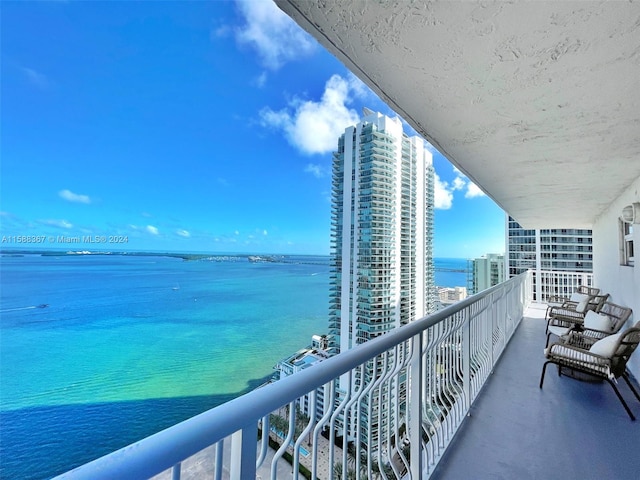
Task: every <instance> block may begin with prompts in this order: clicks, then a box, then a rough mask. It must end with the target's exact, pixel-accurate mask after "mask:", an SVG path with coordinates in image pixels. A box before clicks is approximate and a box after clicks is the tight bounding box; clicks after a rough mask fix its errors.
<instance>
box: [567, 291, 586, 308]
mask: <svg viewBox="0 0 640 480" xmlns="http://www.w3.org/2000/svg"><path fill="white" fill-rule="evenodd" d="M569 300H570V301H571V302H575V303H577V304H578V305H577V306H576V312H578V313H584V311H585V310H586V309H587V305H588V304H589V300H591V297H590V296H589V295H585V294H584V293H577V292H573V293H572V294H571V298H569Z"/></svg>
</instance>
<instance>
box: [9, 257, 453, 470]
mask: <svg viewBox="0 0 640 480" xmlns="http://www.w3.org/2000/svg"><path fill="white" fill-rule="evenodd" d="M285 260H286V262H287V263H251V262H248V261H247V259H246V258H238V259H236V261H223V262H219V261H184V260H182V259H179V258H171V257H160V256H97V255H78V256H59V257H53V256H37V255H27V256H23V257H9V256H5V257H2V258H1V263H0V267H1V283H0V286H1V290H0V300H1V302H0V305H1V307H0V319H1V324H0V327H1V328H0V407H1V408H0V422H1V423H0V429H1V437H0V459H1V460H0V477H2V478H48V477H50V476H52V475H55V474H58V473H61V472H64V471H66V470H68V469H70V468H73V467H74V466H77V465H80V464H82V463H85V462H87V461H89V460H91V459H93V458H96V457H98V456H100V455H103V454H105V453H108V452H110V451H113V450H114V449H117V448H120V447H122V446H124V445H127V444H129V443H131V442H133V441H135V440H138V439H140V438H142V437H145V436H147V435H150V434H152V433H154V432H156V431H158V430H161V429H163V428H166V427H168V426H170V425H173V424H175V423H177V422H179V421H181V420H183V419H186V418H188V417H190V416H193V415H195V414H197V413H200V412H202V411H204V410H206V409H209V408H212V407H214V406H216V405H219V404H221V403H223V402H225V401H228V400H230V399H232V398H234V397H236V396H238V395H239V394H241V393H243V392H246V391H247V390H250V389H252V388H255V386H257V385H259V384H260V383H262V382H263V381H264V380H265V379H266V378H267V377H268V376H269V375H270V374H271V373H272V367H273V365H274V364H275V363H276V362H277V361H278V360H280V359H282V358H283V357H285V356H287V355H288V354H290V353H292V352H294V351H296V350H298V349H299V348H301V347H303V346H305V345H307V344H308V343H309V342H310V337H311V335H313V334H316V333H326V328H327V311H328V291H329V290H328V289H329V265H328V258H327V257H302V256H297V257H286V258H285ZM443 262H445V260H443ZM451 262H453V263H452V265H456V263H455V262H456V261H455V260H452V261H451ZM451 262H449V259H447V260H446V262H445V263H446V266H445V268H451V267H450V263H451ZM457 262H458V263H457V265H458V266H459V267H460V268H464V260H457ZM437 265H438V263H437ZM464 279H465V276H464V274H460V273H451V272H443V273H437V274H436V281H437V283H438V284H439V285H442V286H455V285H464ZM45 304H46V305H47V306H46V307H45V308H39V306H40V305H45Z"/></svg>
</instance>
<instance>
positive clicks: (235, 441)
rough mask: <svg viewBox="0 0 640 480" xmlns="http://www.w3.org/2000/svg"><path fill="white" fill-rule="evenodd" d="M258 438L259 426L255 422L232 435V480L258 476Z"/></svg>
mask: <svg viewBox="0 0 640 480" xmlns="http://www.w3.org/2000/svg"><path fill="white" fill-rule="evenodd" d="M267 435H268V433H267ZM257 440H258V426H257V424H255V423H252V424H250V425H247V426H245V427H244V428H243V429H242V430H238V431H237V432H236V433H234V434H233V435H232V436H231V466H230V472H229V473H230V477H231V480H244V479H246V478H256V452H257Z"/></svg>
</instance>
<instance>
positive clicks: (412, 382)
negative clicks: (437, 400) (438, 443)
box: [407, 333, 428, 480]
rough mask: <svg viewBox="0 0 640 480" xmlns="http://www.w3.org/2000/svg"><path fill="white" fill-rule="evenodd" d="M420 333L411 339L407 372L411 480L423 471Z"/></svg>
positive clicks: (422, 400) (423, 402)
mask: <svg viewBox="0 0 640 480" xmlns="http://www.w3.org/2000/svg"><path fill="white" fill-rule="evenodd" d="M422 337H423V334H422V333H418V334H417V335H414V336H413V337H412V339H411V364H410V365H409V371H410V372H411V375H408V377H409V387H408V388H409V408H408V413H409V419H408V421H407V433H408V435H409V441H410V442H411V443H410V445H411V446H410V448H411V450H410V451H411V462H410V474H411V479H412V480H420V479H421V478H422V471H423V463H424V461H423V457H422V448H421V447H422V410H423V405H426V403H427V400H428V399H426V398H424V397H423V392H424V390H423V384H422V382H423V376H422V374H423V372H422V365H423V358H422Z"/></svg>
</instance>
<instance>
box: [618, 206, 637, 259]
mask: <svg viewBox="0 0 640 480" xmlns="http://www.w3.org/2000/svg"><path fill="white" fill-rule="evenodd" d="M618 227H619V231H620V265H627V266H629V267H633V265H634V249H633V224H631V223H628V222H625V221H623V220H622V219H621V218H620V219H619V220H618Z"/></svg>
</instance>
